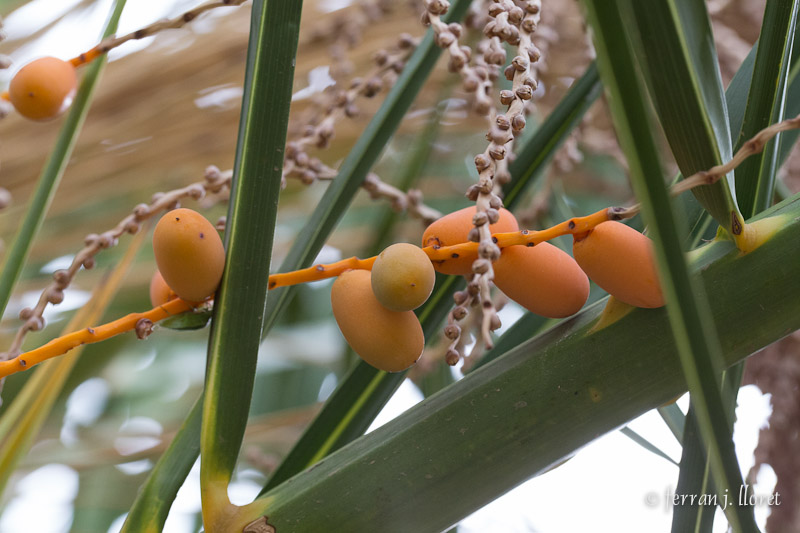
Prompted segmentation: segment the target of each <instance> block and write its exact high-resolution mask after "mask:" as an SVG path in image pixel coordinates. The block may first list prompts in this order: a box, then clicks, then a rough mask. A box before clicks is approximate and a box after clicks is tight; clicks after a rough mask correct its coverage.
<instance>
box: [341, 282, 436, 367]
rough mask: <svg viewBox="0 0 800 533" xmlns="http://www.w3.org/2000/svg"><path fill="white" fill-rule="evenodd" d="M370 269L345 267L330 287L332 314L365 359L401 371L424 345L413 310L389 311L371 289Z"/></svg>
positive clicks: (373, 364)
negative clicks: (349, 268) (346, 269)
mask: <svg viewBox="0 0 800 533" xmlns="http://www.w3.org/2000/svg"><path fill="white" fill-rule="evenodd" d="M371 277H372V276H371V273H370V271H369V270H348V271H346V272H344V273H342V274H340V275H339V277H338V278H337V279H336V281H335V282H334V283H333V287H332V288H331V306H332V307H333V316H334V318H336V323H337V324H339V329H340V330H341V332H342V335H344V338H345V340H347V343H348V344H349V345H350V346H351V347H352V348H353V350H354V351H355V352H356V353H357V354H358V355H359V356H360V357H361V358H362V359H363V360H364V361H366V362H367V363H369V364H370V365H372V366H374V367H375V368H377V369H380V370H385V371H386V372H400V371H402V370H405V369H406V368H408V367H410V366H411V365H413V364H414V363H416V361H417V359H419V357H420V355H422V349H423V348H424V347H425V337H424V335H423V333H422V325H420V323H419V319H417V316H416V315H415V314H414V312H413V311H401V312H399V311H392V310H390V309H387V308H386V307H384V306H383V305H381V303H380V302H379V301H378V299H377V298H376V297H375V294H374V293H373V292H372V281H371Z"/></svg>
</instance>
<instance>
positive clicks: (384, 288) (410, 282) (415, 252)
mask: <svg viewBox="0 0 800 533" xmlns="http://www.w3.org/2000/svg"><path fill="white" fill-rule="evenodd" d="M435 281H436V273H435V272H434V270H433V265H432V264H431V260H430V259H429V258H428V256H427V255H426V254H425V252H423V251H422V249H421V248H420V247H418V246H414V245H413V244H408V243H397V244H393V245H391V246H389V247H388V248H386V249H385V250H384V251H382V252H381V253H380V255H378V258H377V259H375V263H374V264H373V265H372V290H373V292H374V293H375V297H376V298H377V299H378V301H379V302H380V303H381V304H382V305H383V306H384V307H386V308H388V309H391V310H392V311H411V310H412V309H416V308H417V307H419V306H420V305H422V304H424V303H425V301H426V300H427V299H428V297H429V296H430V295H431V291H433V284H434V282H435Z"/></svg>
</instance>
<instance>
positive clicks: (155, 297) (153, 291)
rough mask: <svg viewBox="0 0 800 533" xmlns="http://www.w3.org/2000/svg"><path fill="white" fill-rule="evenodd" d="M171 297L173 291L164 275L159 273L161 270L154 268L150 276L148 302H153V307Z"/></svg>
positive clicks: (172, 296)
mask: <svg viewBox="0 0 800 533" xmlns="http://www.w3.org/2000/svg"><path fill="white" fill-rule="evenodd" d="M173 298H175V292H174V291H173V290H172V289H170V288H169V285H167V282H166V281H164V276H162V275H161V272H159V271H158V270H156V271H155V272H154V273H153V277H152V278H150V303H151V304H153V307H158V306H159V305H164V304H165V303H167V302H168V301H170V300H172V299H173Z"/></svg>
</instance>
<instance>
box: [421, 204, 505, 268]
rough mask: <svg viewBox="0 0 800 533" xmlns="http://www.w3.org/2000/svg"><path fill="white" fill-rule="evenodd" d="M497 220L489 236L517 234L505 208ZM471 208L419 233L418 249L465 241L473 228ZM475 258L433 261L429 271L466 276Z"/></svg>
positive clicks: (447, 216) (465, 256)
mask: <svg viewBox="0 0 800 533" xmlns="http://www.w3.org/2000/svg"><path fill="white" fill-rule="evenodd" d="M498 211H499V214H500V218H499V219H498V220H497V222H495V223H494V224H491V225H490V226H489V229H490V230H491V232H492V233H507V232H510V231H519V224H517V219H516V218H514V215H512V214H511V212H510V211H508V210H507V209H503V208H500V209H499V210H498ZM476 212H477V208H476V207H475V206H472V207H465V208H464V209H460V210H458V211H454V212H452V213H450V214H449V215H445V216H443V217H442V218H440V219H439V220H437V221H435V222H434V223H433V224H431V225H430V226H428V227H427V228H426V229H425V233H423V234H422V246H423V248H424V247H427V246H438V247H442V246H452V245H454V244H461V243H462V242H467V240H468V236H469V232H470V230H471V229H472V228H473V227H475V226H474V225H473V223H472V217H473V216H475V213H476ZM477 258H478V254H477V252H475V253H471V254H464V255H462V256H458V257H452V258H450V259H446V260H444V261H434V262H433V268H435V269H436V270H437V271H439V272H441V273H443V274H454V275H459V276H467V275H469V274H471V273H472V263H473V262H475V260H476V259H477Z"/></svg>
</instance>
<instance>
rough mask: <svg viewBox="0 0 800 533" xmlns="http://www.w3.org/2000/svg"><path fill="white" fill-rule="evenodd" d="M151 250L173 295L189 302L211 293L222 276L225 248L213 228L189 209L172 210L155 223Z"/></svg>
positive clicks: (201, 299) (199, 300)
mask: <svg viewBox="0 0 800 533" xmlns="http://www.w3.org/2000/svg"><path fill="white" fill-rule="evenodd" d="M153 252H154V253H155V256H156V264H157V265H158V270H159V271H160V272H161V275H162V276H163V277H164V281H166V282H167V285H169V287H170V288H172V290H173V291H175V294H177V295H178V296H180V297H181V298H183V299H184V300H187V301H190V302H202V301H203V300H205V299H206V298H208V297H210V296H212V295H213V294H214V292H215V291H216V290H217V287H218V286H219V282H220V280H221V279H222V270H223V268H224V266H225V249H224V247H223V246H222V239H220V237H219V233H217V230H216V228H215V227H214V226H213V225H212V224H211V222H209V221H208V220H206V219H205V217H203V215H201V214H200V213H198V212H196V211H192V210H191V209H185V208H181V209H173V210H172V211H170V212H168V213H166V214H165V215H164V216H163V217H161V220H159V221H158V224H156V229H155V231H154V232H153Z"/></svg>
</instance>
